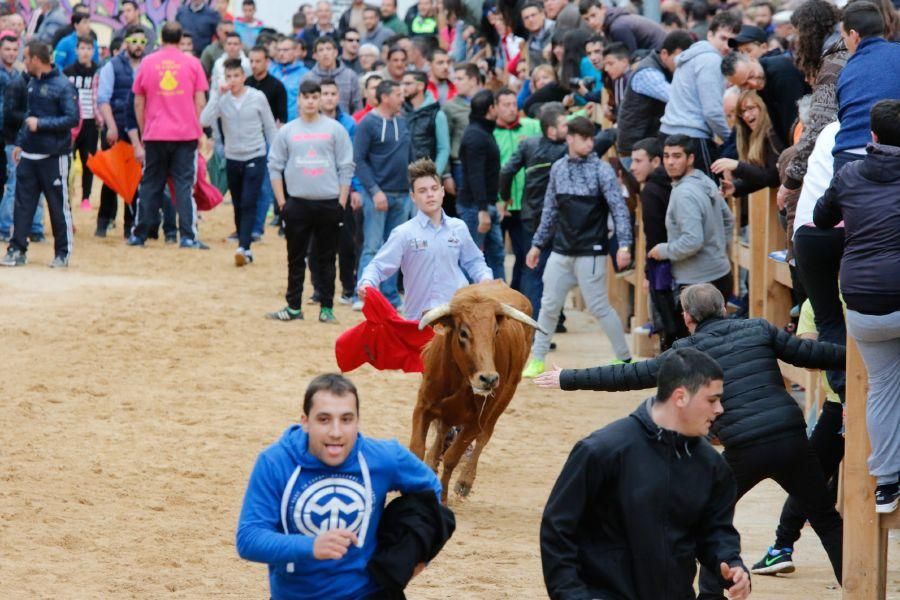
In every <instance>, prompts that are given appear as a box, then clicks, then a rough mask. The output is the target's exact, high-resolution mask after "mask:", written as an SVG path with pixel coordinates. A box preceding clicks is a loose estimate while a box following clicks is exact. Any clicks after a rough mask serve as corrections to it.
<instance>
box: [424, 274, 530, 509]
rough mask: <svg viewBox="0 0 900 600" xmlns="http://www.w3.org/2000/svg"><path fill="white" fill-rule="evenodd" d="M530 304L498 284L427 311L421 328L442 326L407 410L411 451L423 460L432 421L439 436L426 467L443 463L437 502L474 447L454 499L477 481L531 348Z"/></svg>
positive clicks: (470, 290)
mask: <svg viewBox="0 0 900 600" xmlns="http://www.w3.org/2000/svg"><path fill="white" fill-rule="evenodd" d="M530 315H531V303H530V302H529V301H528V299H527V298H525V296H523V295H522V294H520V293H519V292H516V291H514V290H512V289H510V288H509V286H507V285H506V284H505V283H503V282H502V281H489V282H485V283H479V284H476V285H470V286H468V287H464V288H462V289H460V290H459V291H457V292H456V294H455V295H454V296H453V299H452V300H451V301H450V303H449V304H445V305H442V306H439V307H437V308H434V309H432V310H430V311H428V312H427V313H426V314H425V315H424V316H423V317H422V320H421V322H420V323H419V327H420V328H423V327H425V326H427V325H432V324H433V325H441V326H442V327H441V328H442V329H443V331H442V332H440V333H438V335H435V336H434V338H433V339H432V340H431V342H429V343H428V345H427V346H426V347H425V350H424V351H423V353H422V358H423V361H424V363H425V372H424V378H423V379H422V385H421V386H420V387H419V397H418V400H417V401H416V408H415V410H414V411H413V423H412V438H411V439H410V443H409V448H410V450H411V451H412V452H413V453H415V455H416V456H418V457H419V458H423V456H424V455H425V440H426V438H427V437H428V429H429V427H430V426H431V422H432V421H437V432H436V433H437V435H436V436H435V438H434V442H433V443H432V445H431V448H430V449H429V451H428V456H427V457H426V458H425V462H426V463H428V465H430V466H431V468H432V469H434V470H435V472H437V468H438V464H439V463H440V462H441V460H443V462H444V471H443V474H442V475H441V485H442V486H443V493H442V494H443V495H442V499H443V501H444V502H445V503H446V501H447V489H448V486H449V484H450V477H451V475H452V474H453V469H454V468H456V465H457V464H458V463H459V460H460V458H461V457H462V456H463V453H464V452H465V451H466V449H467V448H468V447H469V445H470V444H471V443H472V442H473V441H474V442H475V449H474V452H473V453H472V456H471V458H469V461H468V462H467V463H466V465H465V467H464V468H463V472H462V474H461V475H460V476H459V478H458V480H457V482H456V493H458V494H459V495H460V496H466V495H468V494H469V492H470V491H471V489H472V484H473V483H474V481H475V471H476V469H477V468H478V457H479V456H480V455H481V451H482V450H484V447H485V445H486V444H487V443H488V440H490V439H491V434H492V433H493V432H494V425H495V424H496V423H497V419H498V418H499V417H500V415H501V414H502V413H503V411H504V410H506V406H507V405H508V404H509V402H510V400H512V397H513V394H514V393H515V391H516V387H517V386H518V385H519V380H521V378H522V369H523V368H524V366H525V361H526V359H527V358H528V352H529V351H530V349H531V340H532V336H533V335H534V332H533V328H539V325H538V324H537V322H536V321H534V320H533V319H532V318H531V317H530ZM451 427H458V428H459V430H458V432H457V434H456V436H455V438H454V439H453V442H452V443H451V444H450V446H449V448H446V450H445V448H444V441H445V439H446V438H447V433H448V432H449V431H450V428H451Z"/></svg>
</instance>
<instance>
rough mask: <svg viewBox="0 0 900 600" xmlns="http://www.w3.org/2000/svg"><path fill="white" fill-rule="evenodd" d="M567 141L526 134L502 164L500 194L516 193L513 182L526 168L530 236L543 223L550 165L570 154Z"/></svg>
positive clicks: (526, 217) (524, 204)
mask: <svg viewBox="0 0 900 600" xmlns="http://www.w3.org/2000/svg"><path fill="white" fill-rule="evenodd" d="M567 150H568V146H566V142H565V141H562V140H561V141H558V142H556V141H553V140H551V139H549V138H546V137H544V136H540V137H530V138H525V139H524V140H522V141H521V142H520V143H519V147H518V148H516V151H515V152H514V153H513V155H512V156H511V157H510V158H509V160H508V161H506V162H505V163H504V164H503V166H502V167H501V168H500V197H501V198H503V199H509V198H510V197H511V196H512V193H511V190H512V183H513V180H514V179H515V177H516V173H518V172H519V171H520V170H521V169H525V191H524V192H523V194H522V212H521V219H522V225H523V226H524V227H525V230H526V231H527V232H528V233H529V238H530V237H531V235H534V232H535V231H537V228H538V225H540V224H541V214H542V213H543V211H544V194H546V192H547V184H548V183H549V182H550V167H552V166H553V163H555V162H556V161H558V160H559V159H560V158H562V157H563V156H565V155H566V152H567Z"/></svg>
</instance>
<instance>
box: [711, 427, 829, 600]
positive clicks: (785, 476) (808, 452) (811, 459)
mask: <svg viewBox="0 0 900 600" xmlns="http://www.w3.org/2000/svg"><path fill="white" fill-rule="evenodd" d="M723 456H724V458H725V461H726V462H727V463H728V466H730V467H731V470H732V472H733V473H734V481H735V483H736V484H737V500H736V502H738V501H740V499H741V497H742V496H743V495H744V494H746V493H747V492H749V491H750V490H751V489H753V488H754V487H755V486H756V484H757V483H759V482H761V481H763V480H764V479H774V480H775V482H776V483H778V485H780V486H781V487H782V489H784V491H786V492H787V493H788V494H790V495H791V496H792V497H794V498H796V500H797V501H798V502H799V503H800V505H801V506H802V507H803V508H802V510H803V512H804V513H805V514H806V516H807V517H808V518H809V522H810V524H811V525H812V527H813V530H814V531H815V532H816V535H818V536H819V539H820V540H821V541H822V546H824V547H825V552H826V553H827V554H828V559H829V560H830V561H831V568H832V569H834V575H835V577H836V578H837V580H838V582H840V581H841V559H842V555H843V527H844V522H843V519H841V516H840V515H839V514H838V512H837V511H836V510H835V508H834V500H833V499H832V496H831V494H830V493H829V492H828V484H827V482H826V480H825V475H824V474H823V472H822V467H821V465H820V464H819V458H818V457H817V456H816V453H815V452H814V451H813V448H812V446H811V445H810V443H809V440H808V439H807V438H806V434H805V433H804V432H803V431H797V432H796V433H793V434H790V435H788V436H787V437H783V438H779V439H775V440H762V441H760V442H759V443H756V444H752V445H749V446H741V447H739V448H726V449H725V452H724V453H723ZM720 598H723V595H722V590H721V587H720V584H719V575H718V574H717V573H711V572H710V571H708V570H706V569H705V568H703V569H701V570H700V596H699V598H698V600H713V599H715V600H718V599H720Z"/></svg>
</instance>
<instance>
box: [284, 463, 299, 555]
mask: <svg viewBox="0 0 900 600" xmlns="http://www.w3.org/2000/svg"><path fill="white" fill-rule="evenodd" d="M298 477H300V465H297V468H296V469H294V472H293V473H292V474H291V478H290V479H288V482H287V485H286V486H284V493H283V494H282V495H281V527H282V528H283V529H284V533H285V534H287V533H290V532H289V531H288V522H287V507H288V502H289V501H290V499H291V490H293V489H294V484H295V483H297V478H298ZM287 572H288V573H293V572H294V563H292V562H291V563H288V564H287Z"/></svg>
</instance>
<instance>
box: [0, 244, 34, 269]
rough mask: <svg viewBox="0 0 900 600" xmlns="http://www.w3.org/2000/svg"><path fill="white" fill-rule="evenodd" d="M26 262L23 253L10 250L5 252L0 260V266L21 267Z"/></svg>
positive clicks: (26, 259)
mask: <svg viewBox="0 0 900 600" xmlns="http://www.w3.org/2000/svg"><path fill="white" fill-rule="evenodd" d="M27 262H28V258H27V257H26V256H25V253H24V252H22V251H21V250H13V249H12V248H10V249H9V251H7V253H6V256H4V257H3V258H2V259H0V265H3V266H4V267H21V266H24V265H25V263H27Z"/></svg>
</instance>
